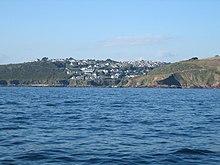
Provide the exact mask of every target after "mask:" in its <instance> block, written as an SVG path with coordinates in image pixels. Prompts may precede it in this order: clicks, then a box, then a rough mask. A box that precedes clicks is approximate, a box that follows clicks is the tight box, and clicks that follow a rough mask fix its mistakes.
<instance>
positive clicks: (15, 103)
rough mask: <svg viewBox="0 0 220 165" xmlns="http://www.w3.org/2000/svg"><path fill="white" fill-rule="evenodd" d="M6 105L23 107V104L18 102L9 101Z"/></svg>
mask: <svg viewBox="0 0 220 165" xmlns="http://www.w3.org/2000/svg"><path fill="white" fill-rule="evenodd" d="M5 105H21V103H19V102H16V101H7V102H6V103H5Z"/></svg>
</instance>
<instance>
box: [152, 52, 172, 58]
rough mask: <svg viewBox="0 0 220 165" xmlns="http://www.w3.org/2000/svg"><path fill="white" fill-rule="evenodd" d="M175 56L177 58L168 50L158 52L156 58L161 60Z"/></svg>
mask: <svg viewBox="0 0 220 165" xmlns="http://www.w3.org/2000/svg"><path fill="white" fill-rule="evenodd" d="M174 56H175V54H174V53H172V52H170V51H166V50H159V51H157V52H156V57H159V58H172V57H174Z"/></svg>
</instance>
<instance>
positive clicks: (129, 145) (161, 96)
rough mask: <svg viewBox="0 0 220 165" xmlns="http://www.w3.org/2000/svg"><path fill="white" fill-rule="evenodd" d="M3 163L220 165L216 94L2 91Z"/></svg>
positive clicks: (205, 91)
mask: <svg viewBox="0 0 220 165" xmlns="http://www.w3.org/2000/svg"><path fill="white" fill-rule="evenodd" d="M0 164H10V165H13V164H16V165H17V164H19V165H20V164H25V165H26V164H27V165H29V164H31V165H39V164H51V165H52V164H53V165H54V164H55V165H56V164H57V165H62V164H74V165H75V164H76V165H78V164H79V165H87V164H88V165H93V164H100V165H110V164H114V165H139V164H156V165H168V164H169V165H170V164H180V165H184V164H186V165H190V164H195V165H219V164H220V90H219V89H143V88H136V89H135V88H128V89H127V88H126V89H123V88H122V89H118V88H52V87H38V88H35V87H20V88H19V87H0Z"/></svg>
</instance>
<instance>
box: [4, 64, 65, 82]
mask: <svg viewBox="0 0 220 165" xmlns="http://www.w3.org/2000/svg"><path fill="white" fill-rule="evenodd" d="M66 79H67V75H66V72H65V67H64V66H62V65H61V66H59V65H58V64H56V63H52V62H48V61H37V62H28V63H22V64H9V65H0V85H39V84H44V85H45V86H46V85H62V84H65V81H64V80H66Z"/></svg>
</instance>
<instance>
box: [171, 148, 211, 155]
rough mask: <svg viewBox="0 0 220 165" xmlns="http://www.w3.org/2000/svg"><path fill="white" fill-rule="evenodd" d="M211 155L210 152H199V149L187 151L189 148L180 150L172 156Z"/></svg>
mask: <svg viewBox="0 0 220 165" xmlns="http://www.w3.org/2000/svg"><path fill="white" fill-rule="evenodd" d="M210 153H213V152H212V151H209V150H200V149H189V148H183V149H180V150H178V151H176V152H174V153H173V154H187V155H206V154H210Z"/></svg>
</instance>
